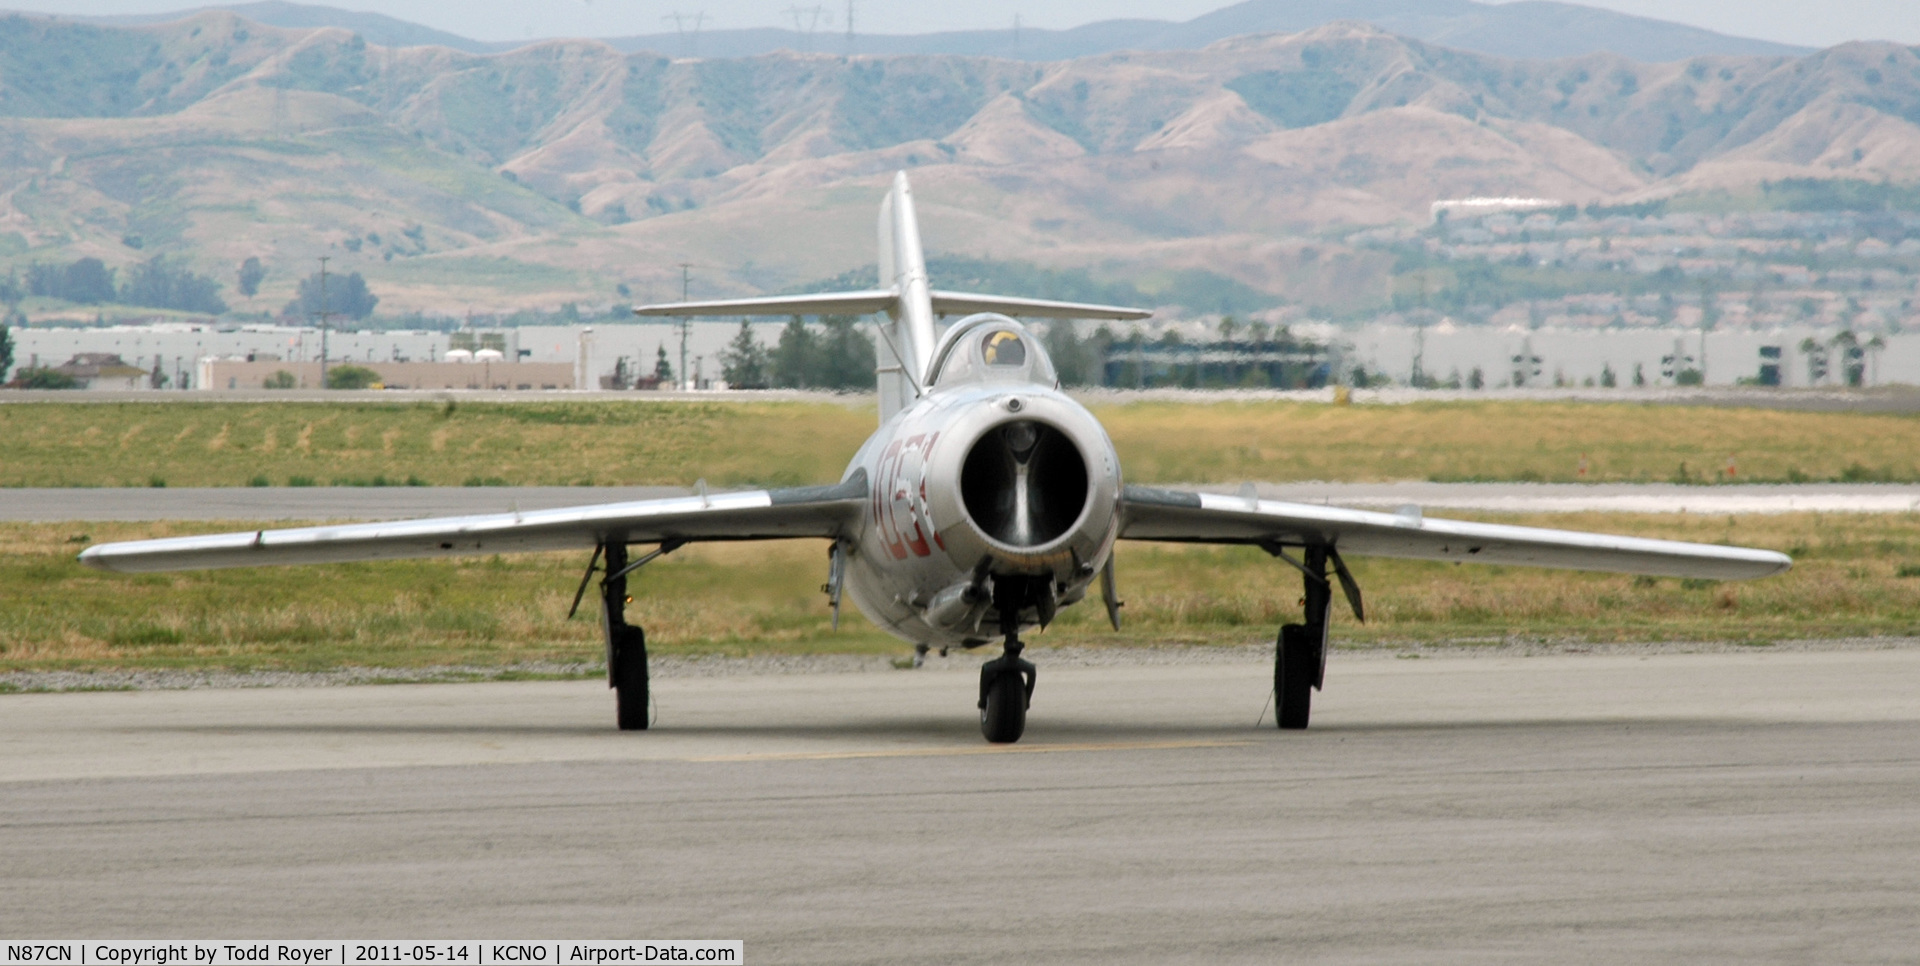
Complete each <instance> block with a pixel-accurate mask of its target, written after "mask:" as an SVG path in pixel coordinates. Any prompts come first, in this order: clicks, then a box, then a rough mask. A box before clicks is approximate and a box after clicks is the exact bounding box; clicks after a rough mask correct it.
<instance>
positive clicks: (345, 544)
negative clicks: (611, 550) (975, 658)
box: [80, 471, 867, 573]
mask: <svg viewBox="0 0 1920 966" xmlns="http://www.w3.org/2000/svg"><path fill="white" fill-rule="evenodd" d="M866 501H867V477H866V473H865V472H864V471H857V472H856V473H855V474H854V475H853V476H851V477H849V478H848V479H847V480H845V481H844V482H842V483H839V484H837V485H834V486H811V487H796V488H790V489H779V490H746V491H742V492H734V493H715V494H711V495H709V494H699V495H695V496H684V497H671V498H668V499H664V500H641V501H637V502H631V503H602V504H595V505H590V506H578V507H561V508H557V509H552V510H533V511H528V512H525V513H493V514H486V515H481V516H465V517H433V518H428V519H423V520H396V521H392V522H385V523H358V524H347V525H342V526H321V527H300V528H296V529H286V530H250V531H245V532H241V533H219V534H211V535H207V536H198V537H171V538H167V539H162V540H137V541H132V542H127V543H105V544H101V545H99V546H97V547H91V548H89V549H88V550H87V551H86V552H84V553H82V554H81V555H80V562H81V563H83V564H86V565H87V566H89V567H93V568H95V569H98V570H112V571H118V572H120V573H146V572H151V571H162V570H207V569H213V568H218V567H258V566H266V565H273V564H315V563H346V562H351V561H364V560H400V559H406V558H417V557H453V556H460V555H466V554H483V553H525V552H530V551H539V550H576V549H589V548H592V547H594V546H595V545H597V544H599V543H601V542H602V541H607V540H622V541H623V542H626V543H656V542H661V541H666V540H686V541H703V540H778V539H790V538H798V537H829V538H830V537H838V536H842V535H844V534H846V533H847V532H848V531H849V530H850V529H851V528H852V527H853V526H854V523H855V521H856V520H858V518H859V515H860V513H861V512H862V508H863V507H864V506H865V504H866Z"/></svg>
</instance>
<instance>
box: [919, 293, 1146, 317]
mask: <svg viewBox="0 0 1920 966" xmlns="http://www.w3.org/2000/svg"><path fill="white" fill-rule="evenodd" d="M929 294H931V295H932V296H933V314H935V315H943V316H944V315H972V314H973V313H975V312H998V313H1000V314H1001V315H1011V316H1015V317H1026V318H1037V319H1122V320H1127V319H1144V318H1148V317H1150V316H1152V315H1153V313H1152V312H1149V311H1147V310H1146V309H1130V308H1127V307H1126V306H1122V305H1091V304H1088V303H1085V302H1055V301H1052V300H1049V299H1023V298H1013V297H1010V296H1006V295H968V294H966V293H964V292H941V291H937V290H936V291H934V292H932V293H929Z"/></svg>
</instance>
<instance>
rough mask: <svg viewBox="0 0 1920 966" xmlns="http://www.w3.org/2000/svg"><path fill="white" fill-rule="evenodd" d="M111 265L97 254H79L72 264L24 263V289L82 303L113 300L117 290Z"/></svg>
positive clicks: (28, 291)
mask: <svg viewBox="0 0 1920 966" xmlns="http://www.w3.org/2000/svg"><path fill="white" fill-rule="evenodd" d="M113 274H114V273H113V269H111V268H108V267H107V266H106V263H105V262H102V261H101V260H99V259H97V258H82V259H79V260H77V261H75V262H74V263H73V264H71V265H66V266H60V265H41V264H38V263H35V264H33V265H29V266H27V293H28V294H29V295H41V296H45V297H47V298H56V299H65V300H67V301H69V302H78V303H80V304H82V305H98V304H99V303H101V302H111V301H113V299H114V297H115V295H116V294H117V291H116V290H115V288H114V284H113Z"/></svg>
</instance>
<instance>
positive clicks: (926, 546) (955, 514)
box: [841, 316, 1121, 647]
mask: <svg viewBox="0 0 1920 966" xmlns="http://www.w3.org/2000/svg"><path fill="white" fill-rule="evenodd" d="M1005 331H1013V332H1018V333H1020V334H1022V335H1024V334H1025V330H1024V329H1022V328H1021V327H1020V326H1019V324H1018V323H1016V322H1013V321H1012V320H1010V319H1006V318H1004V317H999V316H976V317H973V318H971V319H968V320H964V321H962V322H961V323H959V324H957V325H955V326H954V328H953V329H952V330H950V332H949V336H950V338H949V339H947V340H945V341H944V342H943V352H942V354H941V356H940V358H941V359H947V358H948V357H949V356H952V355H956V354H959V353H965V352H968V351H969V350H971V349H973V348H974V347H973V346H972V345H971V344H970V343H972V342H976V341H978V340H979V339H980V338H982V337H985V336H988V335H990V334H991V333H994V332H1005ZM955 335H958V336H960V338H959V339H954V338H952V336H955ZM1026 341H1027V344H1028V345H1029V346H1031V347H1032V348H1031V349H1030V350H1029V351H1030V352H1032V354H1033V355H1032V357H1031V359H1030V365H1028V366H1026V367H1023V368H1021V369H1019V370H1016V371H1011V372H1007V373H997V372H989V371H985V370H983V369H982V368H981V367H978V366H975V367H973V368H972V370H971V371H965V370H967V369H968V367H967V366H965V365H948V366H946V367H945V369H946V370H947V374H948V375H947V378H946V379H943V380H941V381H936V382H935V384H934V385H933V386H931V387H929V388H928V389H927V390H926V391H925V392H924V393H923V394H922V395H921V396H920V397H919V398H918V399H916V400H914V401H912V402H911V403H910V404H909V405H907V406H906V408H903V409H901V410H900V411H899V412H897V413H895V414H894V415H893V416H892V417H891V418H889V419H888V420H887V421H886V422H885V423H884V424H882V425H881V427H880V428H879V430H878V431H877V432H875V433H874V434H873V436H872V437H871V438H869V439H868V440H867V442H866V444H865V445H864V446H862V447H861V448H860V451H859V453H858V454H856V455H855V456H854V458H853V462H852V464H851V465H849V466H848V467H847V473H846V476H847V477H849V478H851V477H853V476H855V475H856V474H858V473H860V472H862V471H864V473H865V475H866V477H867V479H868V480H869V481H870V483H869V485H870V492H871V494H872V496H871V498H870V499H869V500H868V503H867V510H866V512H865V513H864V514H863V515H862V519H861V520H860V523H859V526H858V528H857V532H856V533H855V534H853V535H852V536H851V538H849V539H846V540H843V541H842V543H841V548H842V552H843V553H845V555H846V576H845V581H846V583H845V589H846V592H847V594H848V595H849V596H851V597H852V598H853V601H854V603H855V604H856V605H857V606H858V607H859V608H860V611H861V612H862V613H864V614H865V615H866V616H867V617H868V618H869V619H870V620H872V621H873V622H874V623H875V624H877V625H879V626H880V627H882V628H885V629H886V630H887V631H888V632H889V633H892V634H894V635H896V636H898V637H900V638H902V639H904V640H907V641H909V642H912V643H915V644H926V645H932V646H936V647H941V646H950V645H963V646H964V645H973V644H980V643H986V642H988V641H990V640H996V639H998V636H999V635H998V628H999V623H998V614H997V613H996V612H995V611H994V610H993V609H992V607H991V604H990V602H988V601H986V600H985V599H983V598H982V597H981V595H979V594H977V593H976V594H971V595H970V594H968V593H966V591H967V589H968V588H969V587H970V586H975V585H977V583H978V575H980V574H983V573H991V574H994V575H1009V574H1020V575H1046V576H1048V577H1050V578H1051V579H1052V582H1053V586H1054V592H1055V596H1056V598H1057V601H1058V603H1059V605H1060V606H1066V605H1069V604H1071V603H1073V602H1075V601H1077V600H1079V599H1081V598H1082V597H1084V596H1085V594H1086V591H1087V587H1088V585H1089V583H1091V582H1092V581H1093V580H1094V579H1095V578H1096V577H1097V576H1098V574H1099V573H1100V568H1101V567H1102V566H1104V565H1105V563H1106V560H1107V556H1108V555H1109V554H1110V553H1112V552H1113V544H1114V540H1115V539H1116V537H1117V535H1118V532H1119V518H1118V514H1117V509H1118V503H1119V494H1120V485H1121V483H1120V461H1119V457H1118V456H1117V455H1116V454H1115V452H1114V449H1113V442H1112V440H1110V439H1109V438H1108V437H1107V433H1106V430H1105V429H1104V428H1103V427H1102V426H1101V425H1100V421H1099V420H1098V419H1096V418H1094V415H1093V414H1092V413H1090V412H1088V411H1087V410H1086V408H1085V407H1084V406H1081V405H1080V404H1079V403H1077V402H1075V401H1074V400H1072V399H1070V398H1068V397H1067V395H1066V394H1065V393H1062V392H1060V391H1059V389H1058V388H1056V386H1055V385H1053V378H1052V376H1053V373H1052V368H1051V366H1050V365H1048V364H1047V361H1046V359H1045V357H1044V355H1043V354H1042V353H1041V352H1040V350H1039V348H1038V345H1037V340H1033V339H1032V338H1031V337H1030V336H1028V337H1027V339H1026ZM955 361H958V362H964V361H965V360H964V359H959V360H955ZM954 370H963V371H962V372H961V373H960V374H959V375H957V376H956V375H952V373H953V372H954ZM1036 380H1042V381H1036ZM1015 424H1027V427H1031V428H1032V429H1031V430H1029V429H1027V428H1026V427H1022V428H1021V429H1020V430H1018V431H1026V432H1031V431H1039V432H1042V433H1047V437H1048V439H1050V440H1052V441H1053V443H1052V445H1053V446H1054V458H1053V459H1051V460H1050V461H1047V462H1044V463H1043V462H1039V461H1036V462H1035V464H1034V465H1033V466H1032V467H1031V468H1029V467H1026V466H1021V465H1015V464H1014V463H1013V461H1012V460H1011V459H1008V460H1004V461H1002V462H1004V463H1005V464H1006V465H1005V466H1000V465H997V464H995V465H988V466H987V467H986V472H995V471H998V472H1000V473H1001V476H999V477H996V478H994V479H990V480H983V479H976V478H974V477H978V476H980V475H982V471H981V470H980V468H979V467H978V466H976V467H974V471H973V472H974V477H970V476H969V462H968V461H969V459H970V458H973V459H975V460H976V461H978V462H982V463H986V464H994V461H993V460H992V459H991V458H990V457H991V456H992V455H993V454H991V453H987V454H976V453H975V450H976V447H983V446H985V447H992V446H994V445H995V444H996V441H997V438H998V437H997V436H996V434H1001V433H1005V432H1007V431H1008V430H1009V427H1013V426H1014V425H1015ZM1049 431H1050V432H1049ZM1052 434H1058V435H1057V436H1054V435H1052ZM1062 442H1064V443H1066V444H1070V447H1071V452H1070V454H1069V451H1068V450H1067V449H1066V448H1065V447H1063V446H1061V443H1062ZM1069 455H1071V456H1072V457H1076V458H1077V459H1078V466H1077V467H1076V466H1075V465H1074V464H1073V463H1072V462H1070V461H1069ZM1076 469H1077V470H1079V471H1081V474H1080V475H1083V476H1084V485H1082V484H1081V480H1080V479H1079V478H1078V476H1077V475H1076ZM1030 470H1031V472H1032V473H1034V474H1035V477H1034V478H1028V475H1027V474H1028V473H1029V471H1030ZM1041 477H1044V478H1041ZM1009 490H1010V491H1011V493H1010V494H1009V493H1008V492H1006V491H1009ZM1029 493H1030V494H1032V502H1034V503H1038V502H1040V501H1043V500H1045V501H1048V502H1049V504H1050V505H1049V506H1046V507H1040V506H1035V505H1030V503H1029V502H1028V501H1027V500H1026V499H1024V498H1023V495H1024V494H1029ZM970 503H971V504H972V505H971V506H970ZM1049 516H1051V522H1048V521H1049ZM983 517H985V518H987V519H983ZM1069 518H1070V521H1069ZM1036 521H1037V522H1036ZM1035 622H1036V620H1035V615H1033V614H1027V615H1024V617H1023V620H1022V621H1021V623H1022V625H1023V626H1031V625H1032V624H1033V623H1035Z"/></svg>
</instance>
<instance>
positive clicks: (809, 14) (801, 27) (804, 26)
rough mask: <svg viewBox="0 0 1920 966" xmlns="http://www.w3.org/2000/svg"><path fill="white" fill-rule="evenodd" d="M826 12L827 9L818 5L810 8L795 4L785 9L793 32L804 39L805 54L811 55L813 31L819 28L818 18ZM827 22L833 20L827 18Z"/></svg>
mask: <svg viewBox="0 0 1920 966" xmlns="http://www.w3.org/2000/svg"><path fill="white" fill-rule="evenodd" d="M826 12H827V8H826V7H825V6H822V5H820V4H814V5H813V6H811V7H802V6H799V5H797V4H796V5H794V6H791V7H788V8H787V10H786V14H787V16H789V17H791V18H793V30H794V32H795V33H798V34H801V35H802V36H804V37H805V38H806V39H805V41H803V44H804V47H805V50H804V52H805V53H809V54H811V53H813V31H814V29H815V28H817V27H819V26H820V17H821V15H823V14H825V13H826ZM827 22H828V23H832V22H833V18H832V17H828V18H827Z"/></svg>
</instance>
